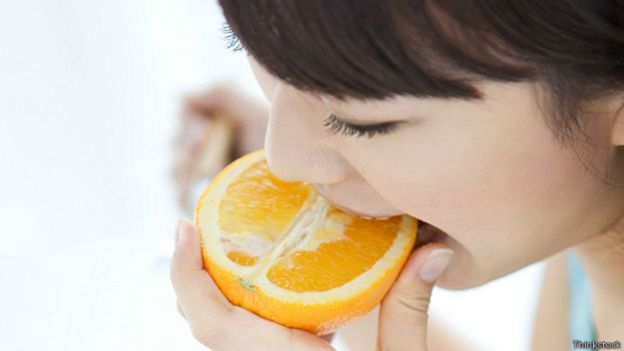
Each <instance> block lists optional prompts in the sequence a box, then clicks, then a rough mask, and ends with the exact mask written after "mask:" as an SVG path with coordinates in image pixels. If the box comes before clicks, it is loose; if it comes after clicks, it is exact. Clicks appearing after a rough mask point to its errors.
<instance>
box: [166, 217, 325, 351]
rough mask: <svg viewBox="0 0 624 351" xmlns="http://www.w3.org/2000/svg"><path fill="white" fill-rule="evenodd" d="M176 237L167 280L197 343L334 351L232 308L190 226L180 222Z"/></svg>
mask: <svg viewBox="0 0 624 351" xmlns="http://www.w3.org/2000/svg"><path fill="white" fill-rule="evenodd" d="M178 235H179V237H178V239H177V246H176V251H175V253H174V255H173V260H172V265H171V280H172V283H173V286H174V289H175V292H176V294H177V296H178V301H179V304H180V308H181V310H182V313H183V314H184V316H185V317H186V320H187V322H188V323H189V326H190V327H191V331H192V332H193V335H194V336H195V338H197V340H199V341H200V342H201V343H202V344H204V345H206V346H208V347H209V348H211V349H213V350H215V351H219V350H241V351H242V350H258V351H263V350H267V351H268V350H271V351H280V350H284V351H286V350H302V351H307V350H310V351H312V350H314V351H319V350H333V348H332V347H331V346H330V345H329V343H328V342H326V341H325V340H323V339H321V338H320V337H318V336H315V335H313V334H311V333H308V332H305V331H302V330H296V329H289V328H286V327H284V326H281V325H279V324H277V323H274V322H271V321H268V320H266V319H263V318H261V317H259V316H257V315H255V314H254V313H252V312H250V311H247V310H245V309H243V308H240V307H238V306H233V305H232V304H231V303H230V302H229V301H228V300H227V299H226V298H225V296H223V294H222V293H221V291H220V290H219V288H218V286H217V285H216V284H215V282H214V281H213V280H212V277H210V275H209V274H208V272H207V271H205V270H204V268H203V263H202V257H201V248H200V243H199V234H198V232H197V230H196V229H195V226H194V225H193V224H192V223H190V222H189V221H186V220H181V221H180V224H179V230H178Z"/></svg>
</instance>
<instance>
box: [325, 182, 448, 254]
mask: <svg viewBox="0 0 624 351" xmlns="http://www.w3.org/2000/svg"><path fill="white" fill-rule="evenodd" d="M313 187H314V189H315V190H316V191H317V192H318V193H319V194H320V195H321V196H322V197H323V198H324V199H325V200H327V201H328V202H329V203H330V204H331V205H332V206H334V207H335V208H337V209H339V210H341V211H344V212H346V213H349V214H352V215H355V216H360V217H364V218H369V219H386V218H389V217H393V216H400V215H405V213H399V214H396V215H392V216H388V215H383V216H380V215H371V214H368V213H363V212H361V211H357V210H354V209H352V208H350V207H348V206H345V205H342V204H339V203H337V202H336V201H333V200H332V198H331V197H330V196H328V194H327V192H326V191H325V189H324V187H323V186H318V185H313ZM448 240H449V235H448V234H447V233H446V232H445V231H443V230H442V229H440V228H438V227H436V226H434V225H432V224H430V223H428V222H425V221H423V220H421V219H418V238H417V240H416V244H415V247H420V246H423V245H426V244H429V243H435V242H444V243H448Z"/></svg>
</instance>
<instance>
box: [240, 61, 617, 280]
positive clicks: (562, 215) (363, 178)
mask: <svg viewBox="0 0 624 351" xmlns="http://www.w3.org/2000/svg"><path fill="white" fill-rule="evenodd" d="M250 61H251V65H252V68H253V70H254V72H255V74H256V78H257V79H258V82H259V83H260V85H261V87H262V89H263V91H264V93H265V95H266V97H267V98H268V100H269V102H270V103H271V110H270V118H269V126H268V131H267V135H266V141H265V149H266V153H267V159H268V162H269V165H270V167H271V169H272V170H273V172H275V173H276V174H277V175H278V176H280V177H282V178H284V179H286V180H301V181H307V182H310V183H311V184H313V185H314V186H315V188H316V189H317V190H318V191H319V192H320V193H321V194H322V195H324V196H325V197H326V198H327V199H328V200H330V201H331V202H332V203H334V204H335V205H336V206H338V207H341V208H343V209H346V210H350V211H352V212H356V213H360V214H364V215H368V216H376V217H378V216H390V215H397V214H401V213H407V214H409V215H411V216H414V217H416V218H418V219H421V220H423V221H426V222H428V223H430V224H431V225H433V226H435V227H437V228H439V229H441V230H442V231H444V232H446V233H447V236H446V238H445V241H446V242H447V243H448V245H449V247H451V248H452V249H453V250H455V256H454V259H453V261H452V262H451V265H450V266H449V268H448V270H447V271H446V273H445V275H444V276H443V277H442V278H441V279H440V281H439V282H438V285H440V286H443V287H447V288H467V287H471V286H475V285H479V284H482V283H484V282H487V281H489V280H492V279H494V278H496V277H498V276H501V275H504V274H507V273H510V272H512V271H514V270H516V269H518V268H521V267H523V266H525V265H527V264H529V263H532V262H535V261H537V260H540V259H542V258H544V257H546V256H549V255H551V254H553V253H555V252H557V251H560V250H562V249H563V248H565V247H568V246H571V245H573V244H576V243H578V242H579V241H581V240H583V239H585V238H587V237H589V236H592V235H595V234H598V233H599V232H600V231H601V230H604V229H605V228H606V227H607V226H609V225H610V224H611V223H612V222H613V221H614V220H615V219H616V218H618V217H619V216H621V214H622V211H623V208H624V206H623V205H622V203H621V200H618V199H623V198H624V196H622V195H623V194H622V193H621V191H620V192H617V191H614V190H613V189H611V188H608V186H607V185H605V184H603V182H602V181H601V179H600V177H598V176H596V175H595V174H594V173H592V172H590V171H588V170H586V167H585V166H584V164H583V162H582V161H581V160H579V158H578V157H577V154H576V152H575V151H574V150H573V149H571V148H568V147H565V146H563V145H562V144H561V143H560V142H558V141H557V140H556V139H555V138H554V137H553V134H552V133H551V132H550V129H548V127H547V125H546V122H545V120H546V119H545V118H544V116H543V113H542V112H541V111H540V109H539V108H538V101H539V99H538V97H537V91H538V90H537V87H536V86H535V85H534V84H532V83H513V84H512V83H492V82H486V83H483V84H481V85H478V86H477V87H478V88H479V89H480V91H481V92H482V93H483V96H484V98H483V99H482V100H471V101H468V100H449V99H433V98H416V97H399V98H392V99H385V100H346V101H340V100H337V99H332V98H330V97H321V96H318V95H314V94H311V93H307V92H303V91H301V90H297V89H295V88H293V87H292V86H290V85H287V84H285V83H284V82H282V81H280V80H278V79H276V78H275V77H273V76H271V75H270V74H269V73H268V72H267V71H266V70H265V69H264V68H263V67H262V66H260V65H259V64H258V63H257V62H256V61H255V60H254V59H253V58H250ZM332 114H333V115H335V116H336V117H337V118H338V119H340V120H342V121H344V122H348V123H349V124H353V125H371V124H380V123H387V122H390V123H393V124H392V126H391V127H389V128H388V124H386V129H385V131H386V132H387V133H378V134H375V135H372V136H371V137H368V135H362V136H357V135H344V134H342V133H341V132H337V133H331V132H330V131H329V129H330V128H331V127H328V126H325V125H324V123H325V121H326V120H327V118H328V117H329V116H330V115H332ZM610 125H611V120H609V119H608V118H596V119H595V120H594V121H593V123H592V125H591V126H589V128H588V133H589V134H591V135H590V136H591V137H592V138H593V140H594V142H595V143H597V146H598V149H597V150H602V151H594V154H593V155H592V156H593V158H594V160H596V162H597V164H601V163H600V162H603V161H604V162H605V163H606V157H607V153H608V151H609V148H610ZM336 127H338V126H334V128H336ZM369 127H370V126H368V127H367V128H369ZM344 128H345V127H344V126H343V127H342V129H343V130H344Z"/></svg>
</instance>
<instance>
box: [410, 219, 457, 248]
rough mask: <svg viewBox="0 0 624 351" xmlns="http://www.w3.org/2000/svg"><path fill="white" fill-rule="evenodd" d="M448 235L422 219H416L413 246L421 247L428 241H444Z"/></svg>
mask: <svg viewBox="0 0 624 351" xmlns="http://www.w3.org/2000/svg"><path fill="white" fill-rule="evenodd" d="M448 237H449V236H448V234H447V233H446V232H445V231H443V230H442V229H440V228H438V227H436V226H434V225H432V224H430V223H427V222H425V221H423V220H418V238H417V239H416V245H415V247H421V246H423V245H426V244H429V243H441V242H446V241H447V239H448Z"/></svg>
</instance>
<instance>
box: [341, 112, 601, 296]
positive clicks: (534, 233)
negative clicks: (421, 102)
mask: <svg viewBox="0 0 624 351" xmlns="http://www.w3.org/2000/svg"><path fill="white" fill-rule="evenodd" d="M466 118H469V117H466ZM364 149H366V150H364ZM351 150H356V148H355V147H353V148H351ZM349 157H350V159H351V160H352V163H353V164H354V167H355V168H357V169H358V171H359V172H360V173H361V174H362V176H363V177H364V178H365V179H366V180H367V181H368V182H369V183H370V185H371V186H372V187H374V188H375V189H376V190H377V191H378V192H379V193H380V194H381V195H382V196H383V197H384V198H385V199H387V200H388V201H389V202H390V203H391V204H392V205H394V206H396V207H397V208H399V209H401V210H402V211H405V212H406V213H409V214H411V215H413V216H415V217H417V218H421V219H423V220H425V221H427V222H430V223H432V224H433V225H435V226H438V227H439V228H441V229H442V230H444V231H446V232H447V233H449V235H451V236H452V238H453V239H454V240H456V241H457V243H458V245H460V247H458V248H457V249H458V250H459V251H460V252H458V255H457V260H458V261H460V262H461V264H457V265H456V266H458V267H456V269H454V270H450V271H454V272H455V273H456V274H455V275H456V278H450V279H451V282H450V285H456V286H463V285H464V284H469V285H472V284H475V283H476V282H477V281H482V280H487V279H491V278H492V277H494V276H498V275H500V274H503V273H508V272H510V271H512V270H514V269H517V268H519V267H520V266H523V265H526V264H528V263H531V262H533V261H536V260H539V259H541V258H542V257H545V256H546V255H548V254H550V253H552V252H554V251H556V250H557V249H559V248H562V247H565V245H568V244H569V243H570V242H571V241H572V240H574V239H573V238H570V237H565V236H562V233H566V232H570V231H569V229H570V228H567V226H570V225H572V223H574V219H578V218H581V216H582V213H583V210H584V208H583V207H582V206H580V207H579V206H575V205H573V204H578V203H579V200H578V199H579V197H587V196H590V194H591V193H592V192H594V191H595V190H596V189H595V187H592V186H591V185H590V184H591V182H589V176H588V175H587V173H586V172H585V170H584V167H583V165H582V163H581V162H580V161H579V160H578V158H577V157H576V155H575V153H574V152H573V151H572V150H566V149H563V148H562V147H561V146H560V145H559V144H558V143H557V142H556V141H555V140H554V139H553V137H552V135H551V134H550V131H549V130H548V129H547V128H546V126H545V125H544V122H543V120H542V119H541V116H539V115H537V114H535V115H532V114H527V115H521V116H519V115H518V116H517V115H508V116H505V120H504V121H502V118H500V117H499V116H494V115H492V116H487V115H485V116H483V115H481V116H479V117H477V116H475V117H474V119H473V120H472V121H471V122H469V123H467V122H466V121H465V120H464V121H463V122H462V121H460V120H459V119H456V120H451V119H449V120H447V121H437V122H435V123H431V124H430V125H422V126H416V127H414V128H411V129H410V130H409V131H408V130H405V131H404V132H401V133H397V134H396V135H395V136H392V137H390V136H388V138H386V139H382V138H379V140H378V141H376V142H375V143H374V145H373V143H372V142H370V146H369V147H365V148H362V149H360V150H359V151H358V152H351V153H350V155H349ZM451 276H453V274H451ZM453 279H455V280H453ZM460 280H462V282H459V281H460Z"/></svg>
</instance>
